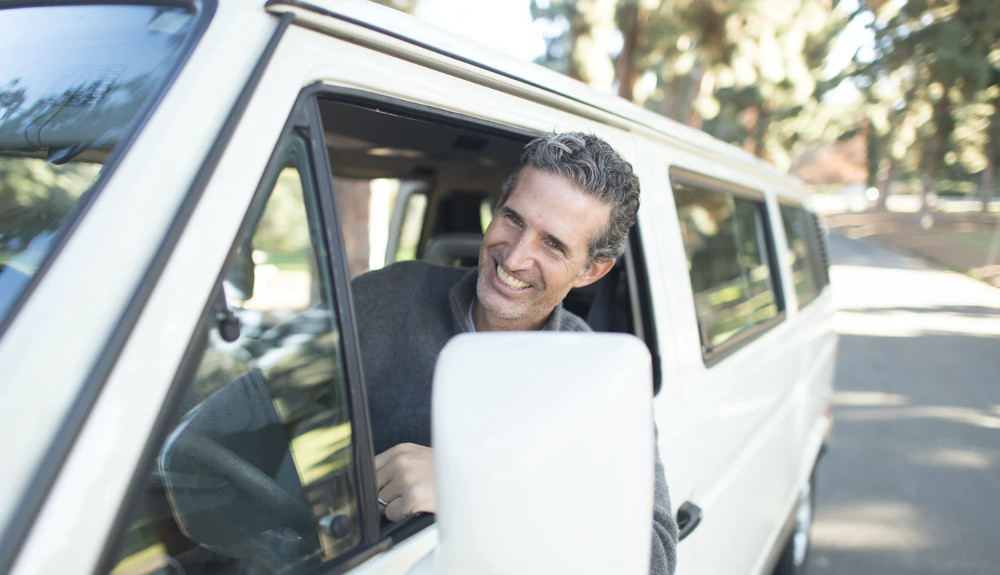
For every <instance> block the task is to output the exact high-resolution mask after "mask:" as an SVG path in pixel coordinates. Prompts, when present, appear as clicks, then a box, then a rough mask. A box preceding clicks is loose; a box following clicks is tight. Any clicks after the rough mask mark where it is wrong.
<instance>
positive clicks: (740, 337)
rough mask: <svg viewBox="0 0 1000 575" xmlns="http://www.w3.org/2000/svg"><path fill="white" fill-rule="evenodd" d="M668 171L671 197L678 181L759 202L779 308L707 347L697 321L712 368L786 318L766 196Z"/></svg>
mask: <svg viewBox="0 0 1000 575" xmlns="http://www.w3.org/2000/svg"><path fill="white" fill-rule="evenodd" d="M668 174H669V180H670V193H671V197H673V193H674V185H675V183H679V184H684V185H687V186H689V187H693V188H697V189H703V190H707V191H714V192H720V193H724V194H729V195H730V196H734V197H740V198H743V199H747V200H750V201H753V202H756V203H759V204H760V214H761V225H762V226H763V232H764V238H763V239H764V247H765V249H764V254H765V255H766V257H767V259H768V261H767V267H768V270H769V271H770V275H771V290H772V293H773V294H774V303H775V306H776V307H777V308H778V311H777V313H776V314H775V316H774V317H772V318H770V319H767V320H764V321H762V322H760V323H758V324H755V325H753V326H751V327H749V328H746V329H744V330H743V331H741V332H739V333H737V334H736V335H734V336H733V337H732V338H730V339H728V340H726V341H725V342H723V343H722V344H720V345H718V346H715V347H713V348H712V349H710V350H709V349H708V348H707V347H706V345H705V342H704V341H703V340H702V333H701V322H700V321H698V326H699V329H698V340H699V342H700V347H701V357H702V360H703V362H704V363H705V367H706V368H712V367H713V366H715V365H716V364H718V363H719V362H721V361H722V360H724V359H726V358H727V357H729V356H730V355H732V354H734V353H736V352H737V351H739V350H740V349H743V348H744V347H746V346H747V345H748V344H749V343H750V342H752V341H754V340H756V339H757V338H759V337H761V336H763V335H764V334H765V333H767V332H769V331H771V330H772V329H773V328H774V327H775V326H777V325H778V324H780V323H782V322H783V321H785V317H786V315H787V312H786V309H787V308H786V303H785V293H784V286H783V284H782V281H781V278H782V277H784V275H783V274H782V273H781V270H780V269H779V266H778V258H777V253H778V252H777V246H776V242H775V238H774V223H773V222H772V221H771V216H770V212H769V210H768V199H767V195H766V194H765V193H764V192H762V191H760V190H757V189H754V188H750V187H747V186H743V185H740V184H734V183H731V182H727V181H724V180H720V179H717V178H713V177H710V176H706V175H703V174H699V173H698V172H694V171H691V170H688V169H686V168H680V167H677V166H670V168H669V170H668ZM678 241H679V242H680V245H681V246H683V244H684V243H683V240H681V239H680V238H678ZM688 281H690V274H688ZM693 295H694V291H693V290H692V296H693ZM693 307H694V302H693V300H692V308H693ZM695 316H696V317H697V309H695Z"/></svg>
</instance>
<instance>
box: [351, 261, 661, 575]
mask: <svg viewBox="0 0 1000 575" xmlns="http://www.w3.org/2000/svg"><path fill="white" fill-rule="evenodd" d="M476 278H477V275H476V270H475V269H472V270H469V269H463V268H453V267H441V266H433V265H430V264H426V263H423V262H401V263H397V264H393V265H391V266H388V267H386V268H383V269H381V270H378V271H374V272H369V273H366V274H363V275H361V276H358V277H357V278H355V280H354V282H353V289H352V290H351V291H352V296H353V299H354V309H355V313H356V320H357V326H358V337H359V340H360V345H361V359H362V368H363V370H364V377H365V386H366V390H367V394H368V405H369V413H370V416H371V425H372V439H373V444H374V449H375V453H381V452H383V451H385V450H386V449H389V448H390V447H392V446H394V445H397V444H400V443H416V444H418V445H425V446H428V447H429V446H430V445H431V436H430V435H431V432H430V430H431V383H432V381H433V372H434V364H435V362H436V361H437V356H438V353H440V351H441V349H442V348H443V347H444V345H445V343H447V342H448V340H449V339H451V338H452V337H453V336H455V335H457V334H459V333H463V332H469V331H472V326H471V325H469V320H468V312H469V306H470V304H471V303H472V298H473V297H475V293H476ZM542 329H543V330H554V331H590V328H589V327H588V326H587V324H586V322H584V321H583V320H582V319H580V318H579V317H577V316H576V315H573V314H572V313H570V312H568V311H566V310H565V309H563V307H562V305H559V306H556V308H555V309H554V310H553V312H552V315H551V316H549V319H548V321H547V322H546V324H545V326H544V327H543V328H542ZM676 546H677V524H676V522H675V521H674V518H673V514H672V513H671V510H670V497H669V494H668V491H667V482H666V479H665V477H664V474H663V464H662V463H661V462H660V455H659V450H657V453H656V490H655V498H654V505H653V548H652V564H651V565H650V573H651V575H670V574H672V573H673V572H674V566H675V562H676V559H675V553H676Z"/></svg>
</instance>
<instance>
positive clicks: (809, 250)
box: [780, 203, 826, 308]
mask: <svg viewBox="0 0 1000 575" xmlns="http://www.w3.org/2000/svg"><path fill="white" fill-rule="evenodd" d="M780 211H781V222H782V224H784V228H785V238H786V240H787V243H788V261H789V262H791V265H792V279H793V281H794V283H795V298H796V300H797V301H798V306H799V308H802V307H805V306H806V304H808V303H809V302H811V301H812V300H814V299H816V296H818V295H819V292H820V289H822V287H823V285H825V283H826V280H825V275H826V274H825V271H824V264H823V262H822V261H821V257H820V254H819V244H818V241H820V238H819V237H818V236H817V235H816V233H815V232H814V228H813V219H812V216H811V215H810V213H809V212H807V211H806V210H804V209H803V208H801V207H799V206H793V205H789V204H785V203H782V204H781V205H780Z"/></svg>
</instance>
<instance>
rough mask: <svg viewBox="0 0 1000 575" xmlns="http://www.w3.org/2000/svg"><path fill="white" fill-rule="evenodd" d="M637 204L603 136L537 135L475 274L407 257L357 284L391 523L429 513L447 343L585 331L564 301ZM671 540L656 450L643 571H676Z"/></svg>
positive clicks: (632, 179)
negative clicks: (461, 336)
mask: <svg viewBox="0 0 1000 575" xmlns="http://www.w3.org/2000/svg"><path fill="white" fill-rule="evenodd" d="M638 208H639V180H638V178H637V177H636V176H635V174H634V173H633V171H632V166H631V165H630V164H629V163H628V162H626V161H625V160H623V159H622V158H621V157H620V156H619V155H618V154H617V153H616V152H615V151H614V150H613V149H612V148H611V146H609V145H608V144H607V143H606V142H604V141H603V140H601V139H599V138H597V137H595V136H593V135H588V134H582V133H565V134H553V135H550V136H544V137H541V138H537V139H535V140H532V141H531V142H530V143H529V144H528V145H527V146H526V147H525V149H524V152H523V154H522V156H521V163H520V165H519V166H518V168H516V169H515V170H514V172H513V173H512V174H511V175H510V177H509V178H508V179H507V182H506V183H505V184H504V187H503V191H502V194H501V196H500V199H499V201H498V202H497V208H496V211H495V213H494V217H493V220H492V222H491V223H490V225H489V227H488V228H487V229H486V233H485V236H484V238H483V243H482V246H481V248H480V251H479V266H478V268H477V269H473V270H468V269H461V268H446V267H440V266H432V265H429V264H425V263H422V262H403V263H398V264H394V265H391V266H388V267H386V268H384V269H382V270H378V271H375V272H371V273H368V274H364V275H362V276H359V277H358V278H356V279H355V280H354V289H353V295H354V302H355V309H356V312H357V323H358V332H359V338H360V342H361V355H362V360H363V363H364V370H365V380H366V385H367V390H368V403H369V407H370V413H371V422H372V434H373V439H374V448H375V452H376V453H377V454H378V455H376V457H375V465H376V474H377V482H378V488H379V502H380V503H381V504H382V505H383V506H384V510H383V513H384V514H385V516H386V517H387V518H388V519H390V520H392V521H399V520H401V519H404V518H406V517H409V516H411V515H414V514H416V513H421V512H427V513H433V512H434V511H435V498H434V475H433V471H434V470H433V450H432V449H431V447H430V427H431V419H430V403H431V382H432V379H433V370H434V363H435V361H436V359H437V355H438V353H439V352H440V351H441V349H442V348H443V347H444V344H445V343H447V341H448V340H449V339H450V338H451V337H453V336H455V335H456V334H458V333H463V332H474V331H481V332H482V331H502V330H504V331H510V330H522V331H523V330H557V331H589V327H588V326H587V324H586V323H585V322H584V321H583V320H582V319H580V318H579V317H577V316H575V315H573V314H572V313H570V312H568V311H566V310H565V309H563V307H562V300H563V298H565V297H566V294H567V293H569V291H570V289H572V288H574V287H582V286H585V285H589V284H591V283H593V282H595V281H597V280H599V279H601V278H602V277H603V276H604V275H605V274H606V273H607V272H608V271H609V270H610V269H611V268H612V267H613V266H614V262H615V259H616V258H617V257H618V256H620V255H621V254H622V253H623V252H624V250H625V242H626V239H627V237H628V231H629V229H630V228H631V226H632V224H633V223H634V222H635V215H636V212H637V210H638ZM509 359H511V358H504V360H505V362H506V361H508V360H509ZM470 383H474V382H470ZM568 480H571V478H568ZM676 542H677V526H676V523H675V522H674V519H673V515H672V513H671V510H670V500H669V496H668V493H667V485H666V480H665V479H664V475H663V466H662V464H661V463H660V459H659V455H657V456H656V493H655V500H654V509H653V548H652V563H651V566H650V573H654V574H657V575H658V574H664V573H666V574H669V573H672V572H673V570H674V564H675V559H674V555H675V548H676Z"/></svg>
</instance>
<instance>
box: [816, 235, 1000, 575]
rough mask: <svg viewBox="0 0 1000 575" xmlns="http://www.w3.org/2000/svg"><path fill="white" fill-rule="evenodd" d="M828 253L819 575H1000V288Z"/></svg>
mask: <svg viewBox="0 0 1000 575" xmlns="http://www.w3.org/2000/svg"><path fill="white" fill-rule="evenodd" d="M830 248H831V256H832V260H833V264H834V267H833V270H832V276H833V278H832V279H833V282H834V286H835V294H836V299H837V301H838V305H839V307H840V309H841V311H840V313H839V314H838V317H837V329H838V331H839V332H840V334H841V339H840V348H839V358H838V365H837V379H836V395H835V406H834V415H835V417H836V424H835V429H834V434H833V438H832V442H831V446H830V447H831V448H830V450H829V451H828V453H827V455H826V457H825V459H824V460H823V461H822V462H821V463H820V466H819V471H818V475H817V512H816V517H815V523H814V525H813V547H812V551H811V552H810V557H809V562H808V565H807V571H808V573H809V575H834V574H835V575H894V574H904V573H906V574H919V575H936V574H944V573H947V574H963V575H964V574H970V575H971V574H976V575H998V574H1000V289H997V288H993V287H990V286H987V285H985V284H983V283H981V282H977V281H975V280H972V279H970V278H967V277H965V276H962V275H959V274H956V273H953V272H947V271H942V270H937V269H932V268H928V267H927V266H926V265H925V264H924V263H922V262H921V261H918V260H915V259H913V258H908V257H905V256H902V255H899V254H897V253H895V252H892V251H889V250H887V249H885V248H881V247H878V246H877V245H875V244H873V243H870V242H867V241H865V240H853V239H848V238H847V237H845V236H842V235H838V234H836V233H834V234H831V236H830Z"/></svg>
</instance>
